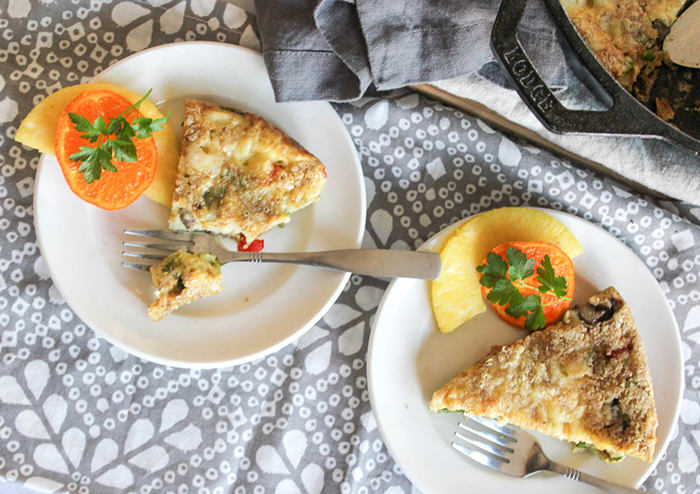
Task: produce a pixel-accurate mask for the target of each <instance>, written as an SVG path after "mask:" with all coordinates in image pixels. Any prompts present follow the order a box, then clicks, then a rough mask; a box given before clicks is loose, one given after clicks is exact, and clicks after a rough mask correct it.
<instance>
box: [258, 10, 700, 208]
mask: <svg viewBox="0 0 700 494" xmlns="http://www.w3.org/2000/svg"><path fill="white" fill-rule="evenodd" d="M499 6H500V0H468V1H467V0H425V1H416V0H390V1H379V2H376V1H372V0H256V10H257V16H258V28H259V31H260V36H261V40H262V48H263V54H264V56H265V62H266V64H267V67H268V69H269V71H270V76H271V79H272V85H273V88H274V90H275V95H276V98H277V100H278V101H302V100H317V99H322V100H331V101H351V100H355V99H357V98H360V97H361V96H362V95H363V94H365V92H366V91H367V89H368V88H369V87H370V85H371V84H374V86H375V87H376V88H377V89H379V90H389V89H395V88H399V87H403V86H408V85H411V84H417V83H424V82H434V83H435V84H436V85H437V86H438V87H440V88H442V89H445V90H447V91H448V92H451V93H453V94H457V95H459V96H463V97H466V98H470V99H474V100H477V101H479V102H480V103H483V104H485V105H487V106H488V107H490V108H492V109H494V110H495V111H496V112H498V113H500V114H501V115H503V116H504V117H506V118H508V119H510V120H512V121H514V122H516V123H519V124H521V125H525V126H526V127H528V128H530V129H531V130H534V131H535V132H537V133H538V134H540V135H542V136H543V137H545V138H547V139H549V140H551V141H554V142H556V143H557V144H558V145H559V146H561V147H563V148H565V149H568V150H570V151H573V152H575V153H577V154H579V155H581V156H583V157H584V158H588V159H590V160H593V161H596V162H598V163H600V164H601V165H603V166H604V167H606V168H608V169H610V170H613V171H615V172H616V173H618V174H619V175H621V176H623V177H625V178H627V179H629V180H631V181H632V182H636V183H639V184H641V185H643V186H645V187H646V188H648V189H651V190H654V191H658V192H660V193H662V194H665V195H668V196H670V197H673V198H676V199H680V200H683V201H686V202H688V203H690V204H693V205H700V160H698V158H696V157H694V156H692V155H691V154H689V153H686V152H684V151H683V150H681V149H678V148H675V147H672V146H670V145H667V144H665V143H662V142H658V141H656V140H654V139H639V138H631V137H609V136H587V135H583V136H582V135H555V134H552V133H550V132H548V131H547V130H546V129H545V128H544V127H543V126H542V125H541V124H540V123H539V121H538V120H537V119H536V118H535V117H534V115H532V114H531V113H530V111H529V110H528V109H527V107H526V106H525V105H524V104H523V102H522V101H521V100H520V98H519V97H518V95H517V93H515V91H513V90H512V88H511V87H510V84H509V83H508V82H507V81H506V80H505V78H504V77H503V74H502V73H501V72H500V69H499V68H498V66H497V65H496V63H495V62H494V57H493V54H492V52H491V47H490V42H489V40H490V36H491V28H492V25H493V22H494V19H495V17H496V13H497V11H498V7H499ZM518 34H519V37H520V39H521V41H522V43H523V45H524V46H525V47H526V50H527V52H528V55H530V57H531V58H532V59H533V60H534V63H535V65H536V67H537V69H538V71H539V72H540V75H541V76H542V78H543V79H544V80H545V81H546V82H547V83H548V85H549V86H550V87H551V88H552V89H553V91H554V93H555V94H556V95H557V97H558V98H559V99H560V100H561V101H562V102H563V103H564V104H565V106H567V107H570V108H577V109H600V108H601V105H600V104H599V103H598V102H597V101H596V100H595V98H594V97H593V96H592V95H591V93H590V92H589V91H588V90H587V89H586V88H585V86H584V85H583V84H581V83H580V81H579V80H578V79H577V77H576V76H575V75H574V73H573V72H572V71H571V69H570V68H569V66H568V65H567V64H566V63H565V62H564V54H563V52H562V49H561V47H560V45H559V44H558V41H557V37H556V36H555V27H554V24H553V22H552V21H551V18H550V16H549V12H548V10H547V7H546V6H545V4H544V1H543V0H531V1H530V2H529V4H528V7H527V9H526V12H525V16H524V18H523V22H522V23H521V25H520V28H519V31H518ZM458 76H461V77H458ZM436 81H440V82H436Z"/></svg>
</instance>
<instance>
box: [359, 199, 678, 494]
mask: <svg viewBox="0 0 700 494" xmlns="http://www.w3.org/2000/svg"><path fill="white" fill-rule="evenodd" d="M546 212H547V213H548V214H550V215H552V216H553V217H555V218H556V219H558V220H559V221H561V222H562V223H563V224H564V225H565V226H566V227H567V228H569V230H571V232H572V233H573V234H574V235H575V236H576V238H578V240H579V241H580V242H581V244H582V246H583V249H584V253H583V254H582V255H580V256H578V257H576V258H575V259H574V267H575V269H576V292H575V294H574V303H577V302H581V301H583V300H585V299H587V298H588V296H590V295H592V294H593V293H595V292H597V291H598V290H602V289H604V288H606V287H608V286H615V287H616V288H617V289H618V291H619V292H620V294H621V295H622V296H623V297H624V298H625V300H626V301H627V302H628V303H629V305H630V307H631V308H632V313H633V314H634V317H635V321H636V322H637V326H638V329H639V334H640V336H641V337H642V341H643V343H644V348H645V350H646V355H647V359H648V362H649V368H650V370H651V377H652V381H653V384H654V393H655V398H656V410H657V413H658V416H659V427H658V429H657V432H656V434H657V437H658V438H659V442H658V443H657V445H656V450H655V453H654V461H653V463H646V462H644V461H642V460H638V459H635V458H626V459H625V460H624V461H622V463H619V464H606V463H603V462H602V461H600V460H599V459H598V458H596V457H594V456H593V455H590V454H588V453H580V454H573V453H572V452H571V445H570V444H568V443H566V442H564V441H558V440H556V439H553V438H550V437H546V436H543V435H541V434H536V435H537V436H538V438H539V439H540V442H541V444H542V446H543V448H544V451H545V452H546V453H547V455H548V456H549V457H550V458H551V459H553V460H554V461H558V462H561V463H563V464H564V465H567V466H569V467H573V468H577V469H579V470H581V471H583V472H586V473H589V474H592V475H595V476H597V477H601V478H604V479H607V480H610V481H612V482H616V483H619V484H622V485H627V486H638V485H639V484H641V483H642V482H643V481H644V479H645V478H646V477H647V476H648V475H649V473H650V472H651V471H652V469H653V468H654V467H655V465H656V464H657V463H658V461H659V460H660V458H661V456H662V454H663V452H664V451H665V449H666V446H667V445H668V442H669V441H670V440H671V434H672V430H673V427H674V426H675V424H676V421H677V420H678V414H679V411H680V403H681V398H682V394H683V382H684V380H683V358H682V350H681V341H680V336H679V332H678V326H677V325H676V321H675V318H674V317H673V313H672V312H671V310H670V309H669V307H668V303H667V302H666V298H665V297H664V294H663V292H662V291H661V288H660V287H659V284H658V283H657V281H656V279H655V278H654V277H653V276H652V274H651V273H650V272H649V270H648V269H647V268H646V266H645V265H644V263H643V262H642V261H641V260H640V259H639V258H638V257H637V256H636V255H635V254H634V252H632V251H631V250H630V249H628V248H627V247H626V246H625V245H624V244H623V243H622V242H620V241H619V240H618V239H616V238H615V237H613V236H612V235H610V234H609V233H607V232H606V231H604V230H602V229H601V228H599V227H597V226H595V225H593V224H591V223H589V222H587V221H584V220H582V219H580V218H577V217H575V216H572V215H569V214H565V213H560V212H556V211H546ZM465 221H466V220H465ZM462 223H463V222H462ZM460 224H461V223H458V224H455V225H452V226H451V227H449V228H447V229H445V230H443V231H442V232H440V233H439V234H438V235H436V236H435V237H433V238H432V239H430V240H429V241H428V242H426V244H425V245H424V246H423V248H424V249H429V250H433V251H435V252H439V251H440V250H441V249H442V246H443V244H444V243H445V241H446V240H447V239H448V238H449V236H450V234H451V233H452V232H453V231H454V230H455V229H456V228H458V227H459V225H460ZM524 336H525V333H524V332H523V331H521V330H518V329H515V328H512V327H510V326H508V325H507V324H506V323H504V322H503V321H501V320H500V319H499V318H498V317H497V316H496V315H495V313H494V311H492V310H488V311H487V312H486V313H484V314H479V315H478V316H477V317H475V318H474V319H472V320H471V321H469V322H467V323H465V325H464V326H463V327H461V328H458V329H457V330H455V331H454V332H453V333H450V334H442V333H440V331H439V330H438V329H437V325H436V324H435V321H434V318H433V313H432V309H431V306H430V285H429V283H428V282H424V281H416V280H403V279H402V280H396V281H394V282H392V284H391V285H390V286H389V289H388V290H387V292H386V294H385V295H384V299H383V300H382V303H381V305H380V306H379V309H378V311H377V315H376V317H375V321H374V326H373V329H372V335H371V338H370V343H369V354H368V357H367V361H368V370H367V373H368V382H369V390H370V400H371V403H372V409H373V411H374V414H375V417H376V419H377V424H378V426H379V430H380V432H381V435H382V437H383V438H384V441H385V442H386V444H387V447H388V449H389V452H390V453H391V455H392V456H393V457H394V459H395V460H396V462H397V463H398V464H399V466H400V467H401V469H402V470H403V471H404V473H405V474H406V476H407V477H408V478H409V479H410V480H411V481H412V482H413V483H415V484H416V486H417V487H418V488H419V489H420V490H421V491H422V492H423V493H424V494H441V493H445V494H447V493H454V492H475V493H479V494H488V493H494V494H500V493H503V492H517V493H519V494H528V493H532V494H541V493H542V492H567V493H572V494H575V493H584V492H586V493H591V494H592V493H594V492H600V491H597V490H596V489H595V488H592V487H589V486H586V485H583V484H580V483H576V482H573V481H571V480H567V479H565V478H562V477H558V476H556V475H554V474H546V473H545V474H537V475H535V476H534V477H530V478H528V479H516V478H512V477H508V476H505V475H503V474H500V473H498V472H496V471H493V470H489V469H487V468H485V467H482V466H480V465H477V464H476V463H473V462H472V461H471V460H469V459H468V458H467V457H466V456H464V455H462V454H461V453H459V452H457V451H455V450H454V449H453V448H452V447H451V446H450V443H451V442H452V438H453V435H454V431H455V429H456V426H457V422H458V421H459V418H460V416H459V415H458V414H450V413H441V414H436V413H431V412H429V411H428V401H429V400H430V397H431V396H432V393H433V392H434V391H435V390H436V389H439V388H440V387H441V386H442V385H443V384H444V383H446V382H447V381H449V380H450V379H451V378H452V377H454V376H455V375H456V374H457V373H459V372H461V371H462V370H464V369H466V368H467V367H469V366H470V365H472V364H473V363H475V362H476V361H477V360H480V359H481V358H483V357H484V356H485V355H486V354H487V353H488V352H489V350H490V348H491V346H492V345H506V344H510V343H512V342H514V341H516V340H518V339H520V338H523V337H524Z"/></svg>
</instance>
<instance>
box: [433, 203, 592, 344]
mask: <svg viewBox="0 0 700 494" xmlns="http://www.w3.org/2000/svg"><path fill="white" fill-rule="evenodd" d="M532 241H534V242H548V243H551V244H554V245H555V246H557V247H559V248H560V249H561V250H562V251H563V252H564V253H565V254H566V255H567V256H568V257H570V258H573V257H576V256H577V255H579V254H581V253H582V252H583V249H582V248H581V244H580V243H579V242H578V240H576V237H574V235H573V234H572V233H571V232H570V231H569V230H568V229H567V228H566V227H565V226H564V225H562V224H561V223H560V222H559V221H557V220H556V219H554V218H553V217H551V216H549V215H548V214H546V213H543V212H541V211H537V210H535V209H529V208H500V209H493V210H491V211H487V212H485V213H481V214H479V215H478V216H474V217H473V218H472V219H470V220H469V221H467V222H466V223H465V224H463V225H462V226H460V227H459V228H458V229H457V230H456V231H455V232H454V233H453V234H452V236H451V237H450V238H449V240H448V241H447V243H446V244H445V246H444V247H443V248H442V250H441V252H440V259H441V261H442V270H441V271H440V277H439V278H438V279H437V280H435V281H433V282H432V284H431V304H432V307H433V314H434V315H435V320H436V322H437V325H438V328H439V329H440V331H442V332H443V333H449V332H452V331H454V330H455V329H457V328H458V327H459V326H461V325H462V324H463V323H465V322H466V321H468V320H469V319H471V318H472V317H474V316H476V315H477V314H480V313H482V312H485V311H486V304H485V303H484V299H483V297H482V291H481V288H482V285H481V284H480V279H481V275H480V273H479V272H477V267H478V266H480V265H481V264H482V263H483V261H484V259H486V256H487V254H488V253H489V252H490V251H491V250H492V249H494V248H495V247H497V246H499V245H502V244H505V243H507V242H532ZM557 276H561V274H557ZM572 292H573V285H572Z"/></svg>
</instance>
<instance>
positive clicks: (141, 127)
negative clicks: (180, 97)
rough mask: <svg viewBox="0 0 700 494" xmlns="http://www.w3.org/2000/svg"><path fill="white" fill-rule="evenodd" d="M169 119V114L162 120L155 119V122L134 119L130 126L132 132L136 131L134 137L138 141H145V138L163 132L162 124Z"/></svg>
mask: <svg viewBox="0 0 700 494" xmlns="http://www.w3.org/2000/svg"><path fill="white" fill-rule="evenodd" d="M169 117H170V113H168V114H167V115H166V116H165V117H163V118H156V119H155V120H153V119H152V118H148V117H139V118H135V119H134V121H133V122H132V123H131V126H132V127H133V129H134V131H136V137H137V138H138V139H145V138H146V137H150V135H151V134H152V133H153V132H158V131H159V130H163V124H165V122H166V121H167V120H168V118H169Z"/></svg>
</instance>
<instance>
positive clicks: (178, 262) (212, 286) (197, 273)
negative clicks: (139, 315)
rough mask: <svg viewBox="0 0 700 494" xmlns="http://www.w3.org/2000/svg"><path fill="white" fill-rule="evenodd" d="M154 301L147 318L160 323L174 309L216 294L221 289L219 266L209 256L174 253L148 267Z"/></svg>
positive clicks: (182, 252) (222, 287)
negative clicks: (151, 279)
mask: <svg viewBox="0 0 700 494" xmlns="http://www.w3.org/2000/svg"><path fill="white" fill-rule="evenodd" d="M151 276H152V277H153V288H154V289H155V290H156V300H155V301H154V302H153V303H152V304H151V306H150V307H149V308H148V317H150V318H151V319H153V320H154V321H160V320H161V319H163V318H164V317H165V316H167V315H168V314H170V313H171V312H172V311H174V310H175V309H179V308H180V307H182V306H183V305H186V304H189V303H192V302H194V301H195V300H199V299H200V298H202V297H207V296H209V295H215V294H217V293H219V292H221V291H222V290H223V289H224V286H223V285H222V280H223V277H222V276H221V266H220V265H219V263H218V261H217V260H216V257H214V256H212V255H210V254H191V253H189V252H185V251H183V250H179V251H177V252H173V253H172V254H170V255H169V256H167V257H166V258H165V259H163V260H162V261H161V262H159V263H158V264H156V265H154V266H151Z"/></svg>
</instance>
